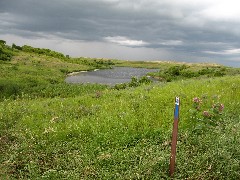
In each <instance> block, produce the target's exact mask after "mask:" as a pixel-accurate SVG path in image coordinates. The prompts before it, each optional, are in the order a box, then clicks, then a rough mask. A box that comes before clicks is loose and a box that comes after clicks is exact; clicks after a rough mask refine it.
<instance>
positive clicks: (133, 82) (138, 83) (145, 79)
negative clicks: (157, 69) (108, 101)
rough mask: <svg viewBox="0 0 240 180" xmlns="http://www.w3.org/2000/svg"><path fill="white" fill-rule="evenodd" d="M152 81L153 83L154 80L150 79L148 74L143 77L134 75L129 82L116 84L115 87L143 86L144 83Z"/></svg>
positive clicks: (118, 88)
mask: <svg viewBox="0 0 240 180" xmlns="http://www.w3.org/2000/svg"><path fill="white" fill-rule="evenodd" d="M150 83H152V80H151V79H149V78H148V77H147V76H142V77H141V78H136V77H132V79H131V81H130V82H129V83H121V84H116V85H115V86H114V87H113V88H114V89H117V90H120V89H126V88H127V87H138V86H141V85H142V84H150Z"/></svg>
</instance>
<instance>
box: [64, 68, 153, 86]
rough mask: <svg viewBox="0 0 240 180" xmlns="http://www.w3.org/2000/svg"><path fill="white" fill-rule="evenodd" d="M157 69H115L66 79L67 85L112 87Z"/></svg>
mask: <svg viewBox="0 0 240 180" xmlns="http://www.w3.org/2000/svg"><path fill="white" fill-rule="evenodd" d="M157 71H158V69H146V68H131V67H115V68H113V69H105V70H97V71H96V70H95V71H88V72H80V73H79V74H76V75H74V76H69V77H67V78H66V80H65V81H66V82H67V83H99V84H107V85H114V84H118V83H124V82H129V81H131V78H132V77H141V76H144V75H146V74H147V73H148V72H157Z"/></svg>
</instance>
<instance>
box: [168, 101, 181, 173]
mask: <svg viewBox="0 0 240 180" xmlns="http://www.w3.org/2000/svg"><path fill="white" fill-rule="evenodd" d="M179 107H180V98H179V97H176V98H175V108H174V121H173V132H172V145H171V157H170V166H169V173H170V176H171V177H172V176H173V174H174V168H175V160H176V149H177V134H178V120H179Z"/></svg>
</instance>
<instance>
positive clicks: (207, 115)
mask: <svg viewBox="0 0 240 180" xmlns="http://www.w3.org/2000/svg"><path fill="white" fill-rule="evenodd" d="M203 116H205V117H210V116H211V115H210V113H209V112H208V111H203Z"/></svg>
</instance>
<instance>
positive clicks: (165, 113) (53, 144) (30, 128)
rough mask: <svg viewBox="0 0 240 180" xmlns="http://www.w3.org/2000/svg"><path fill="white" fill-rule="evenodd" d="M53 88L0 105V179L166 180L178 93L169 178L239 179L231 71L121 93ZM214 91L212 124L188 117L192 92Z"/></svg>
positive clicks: (235, 83) (237, 98)
mask: <svg viewBox="0 0 240 180" xmlns="http://www.w3.org/2000/svg"><path fill="white" fill-rule="evenodd" d="M59 87H60V88H58V89H61V90H59V94H55V95H53V96H50V95H46V96H44V95H41V96H39V97H38V96H37V95H36V96H32V95H30V96H29V95H26V94H23V95H21V97H19V98H16V99H15V100H11V99H5V100H4V101H2V102H1V103H0V122H1V124H0V125H1V130H0V135H1V140H0V143H1V144H0V145H1V146H0V147H1V149H0V151H1V153H0V154H1V156H0V162H1V165H0V174H1V175H0V177H1V178H2V179H4V178H17V179H19V178H20V179H111V178H112V179H167V178H168V166H169V157H170V139H171V130H172V120H173V108H174V106H173V104H174V102H173V101H174V97H175V96H179V97H180V98H181V111H180V118H181V119H180V124H179V141H178V152H177V168H176V173H175V177H176V178H177V179H186V178H187V179H239V178H240V164H239V163H240V131H239V128H240V123H239V119H240V114H239V108H240V103H239V102H240V91H239V88H240V77H239V76H234V77H221V78H209V79H202V80H184V81H178V82H170V83H156V84H151V85H147V86H141V87H138V88H129V89H125V90H121V91H117V90H113V89H110V88H107V87H103V86H101V87H100V86H98V85H89V86H88V87H87V88H82V85H80V86H78V85H73V86H71V87H69V85H59ZM80 87H81V88H80ZM50 89H51V88H50ZM88 89H92V90H90V91H89V90H88ZM69 91H72V92H70V93H68V92H69ZM47 92H48V91H47ZM49 92H52V91H49ZM43 94H47V93H44V92H43ZM73 94H74V95H73ZM216 96H217V97H218V98H219V101H221V103H223V104H224V105H225V109H224V112H223V114H222V115H221V116H220V118H219V119H218V120H216V121H217V122H216V126H212V125H210V124H208V123H201V122H200V121H198V120H197V119H196V118H193V117H192V114H191V109H193V107H192V98H193V97H201V98H202V97H204V98H205V99H207V100H208V101H209V103H211V101H213V98H212V97H216ZM34 97H36V98H34Z"/></svg>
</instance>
